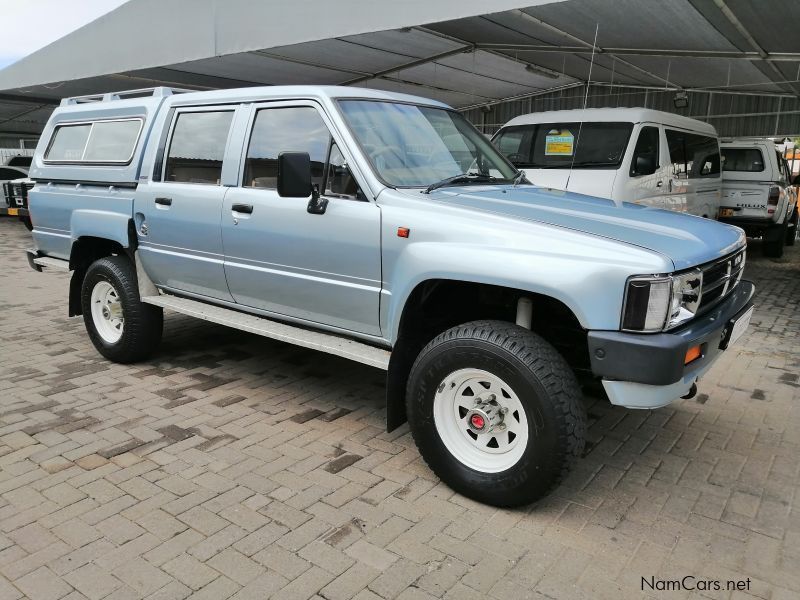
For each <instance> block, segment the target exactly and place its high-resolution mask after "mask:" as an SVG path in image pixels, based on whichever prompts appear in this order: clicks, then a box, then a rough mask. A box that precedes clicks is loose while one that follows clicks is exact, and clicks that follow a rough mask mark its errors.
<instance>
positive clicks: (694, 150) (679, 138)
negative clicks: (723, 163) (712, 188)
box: [666, 129, 720, 179]
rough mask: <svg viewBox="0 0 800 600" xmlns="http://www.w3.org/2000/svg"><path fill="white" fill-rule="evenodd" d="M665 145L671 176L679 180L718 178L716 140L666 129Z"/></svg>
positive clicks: (718, 167) (718, 161)
mask: <svg viewBox="0 0 800 600" xmlns="http://www.w3.org/2000/svg"><path fill="white" fill-rule="evenodd" d="M666 134H667V145H668V146H669V156H670V161H671V163H672V171H673V174H674V175H675V176H676V177H678V178H679V179H696V178H701V177H719V174H720V154H719V143H718V141H717V138H715V137H711V136H705V135H698V134H695V133H687V132H685V131H678V130H676V129H667V130H666Z"/></svg>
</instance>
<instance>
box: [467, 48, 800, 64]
mask: <svg viewBox="0 0 800 600" xmlns="http://www.w3.org/2000/svg"><path fill="white" fill-rule="evenodd" d="M475 46H476V48H477V49H478V50H496V51H498V52H556V53H562V52H569V53H571V54H591V52H592V49H591V48H585V47H583V46H553V45H546V44H475ZM604 50H605V51H606V53H608V54H614V55H622V56H663V57H670V58H725V59H736V60H774V61H778V62H800V52H772V53H770V54H768V57H767V58H766V59H764V58H762V57H761V55H760V54H759V53H758V52H755V51H752V52H734V51H731V50H679V49H667V50H662V49H657V48H612V47H606V48H604Z"/></svg>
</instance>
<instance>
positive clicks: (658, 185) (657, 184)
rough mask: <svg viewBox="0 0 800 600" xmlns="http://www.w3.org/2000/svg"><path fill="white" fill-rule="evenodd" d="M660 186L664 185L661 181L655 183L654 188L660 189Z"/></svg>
mask: <svg viewBox="0 0 800 600" xmlns="http://www.w3.org/2000/svg"><path fill="white" fill-rule="evenodd" d="M662 185H664V182H663V181H659V182H658V183H656V187H661V186H662Z"/></svg>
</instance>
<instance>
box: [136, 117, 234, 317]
mask: <svg viewBox="0 0 800 600" xmlns="http://www.w3.org/2000/svg"><path fill="white" fill-rule="evenodd" d="M233 115H234V110H233V109H232V108H224V109H223V108H220V109H215V108H207V107H204V108H202V109H183V110H181V111H179V112H176V113H175V115H174V117H173V122H172V129H171V132H170V135H169V137H168V139H167V145H166V148H165V150H164V161H163V163H164V165H163V169H161V172H160V173H158V174H157V175H156V177H155V178H154V179H155V181H150V182H149V183H147V184H145V185H140V186H139V187H138V189H137V191H136V200H135V205H134V221H135V223H136V230H137V234H138V237H139V257H140V259H141V261H142V264H143V266H144V268H145V270H146V271H147V273H148V275H150V278H151V279H152V280H153V282H154V283H155V284H156V285H158V286H161V287H166V288H169V289H170V290H173V291H179V292H188V293H191V294H199V295H202V296H208V297H211V298H216V299H219V300H228V301H233V298H232V297H231V295H230V293H229V292H228V284H227V282H226V281H225V270H224V267H223V252H222V235H221V232H220V213H221V211H222V200H223V198H224V197H225V192H226V190H227V189H228V188H226V187H224V186H222V185H221V177H222V163H223V157H224V155H225V147H226V144H227V141H228V135H229V131H230V128H231V122H232V120H233Z"/></svg>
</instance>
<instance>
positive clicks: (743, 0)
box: [0, 0, 800, 135]
mask: <svg viewBox="0 0 800 600" xmlns="http://www.w3.org/2000/svg"><path fill="white" fill-rule="evenodd" d="M754 4H756V3H755V2H753V1H748V0H521V1H520V0H517V1H514V0H493V1H492V2H491V3H487V2H485V0H436V1H434V2H431V1H430V0H404V1H403V2H386V1H376V0H338V1H337V2H336V3H330V2H327V1H324V0H304V1H303V2H297V1H288V0H273V1H271V2H252V1H250V0H171V1H169V2H164V1H163V0H131V1H130V2H128V3H126V4H124V5H122V6H120V7H119V8H118V9H116V10H114V11H112V12H110V13H108V14H106V15H104V16H103V17H101V18H99V19H97V20H96V21H94V22H92V23H89V24H88V25H86V26H85V27H83V28H81V29H79V30H77V31H75V32H73V33H71V34H69V35H67V36H66V37H64V38H62V39H61V40H58V41H56V42H55V43H53V44H51V45H50V46H47V47H45V48H43V49H42V50H40V51H38V52H35V53H34V54H32V55H30V56H29V57H27V58H25V59H22V60H21V61H19V62H18V63H16V64H14V65H11V66H10V67H8V68H6V69H5V70H3V71H0V135H1V134H3V133H4V132H5V133H7V132H20V133H31V134H35V133H38V132H40V131H41V129H42V127H43V125H44V122H45V121H46V119H47V116H48V115H49V112H50V110H51V108H52V105H54V104H56V103H57V102H58V100H59V99H60V98H62V97H66V96H74V95H85V94H94V93H100V92H108V91H117V90H125V89H134V88H143V87H150V86H159V85H165V86H176V87H183V88H195V89H215V88H230V87H243V86H252V85H281V84H301V83H307V84H340V85H353V86H365V87H373V88H379V89H384V90H394V91H401V92H408V93H412V94H416V95H421V96H428V97H432V98H435V99H437V100H441V101H444V102H447V103H449V104H451V105H453V106H455V107H457V108H467V107H474V106H481V105H490V104H496V103H499V102H502V101H505V100H509V99H515V98H525V97H530V96H534V95H538V94H544V93H547V92H550V91H553V90H560V89H568V88H570V87H577V86H582V85H584V84H585V82H586V81H587V80H589V79H590V78H591V80H592V82H597V83H601V84H607V85H621V86H623V85H624V86H632V87H642V88H651V89H656V88H660V89H665V88H666V89H676V90H678V89H690V90H691V89H702V90H715V91H719V92H725V93H737V94H740V93H747V94H755V95H781V96H787V97H797V96H798V95H800V83H799V82H798V68H799V67H800V36H796V35H794V34H793V33H792V30H791V28H788V29H787V24H788V23H792V22H794V23H797V22H800V3H798V2H796V1H792V0H760V1H759V2H757V4H758V8H757V9H756V8H754ZM487 10H491V12H489V13H487V12H486V11H487ZM756 16H757V18H756ZM781 32H784V33H785V35H783V34H781ZM595 35H596V36H597V40H596V44H595ZM590 72H591V75H590Z"/></svg>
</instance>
